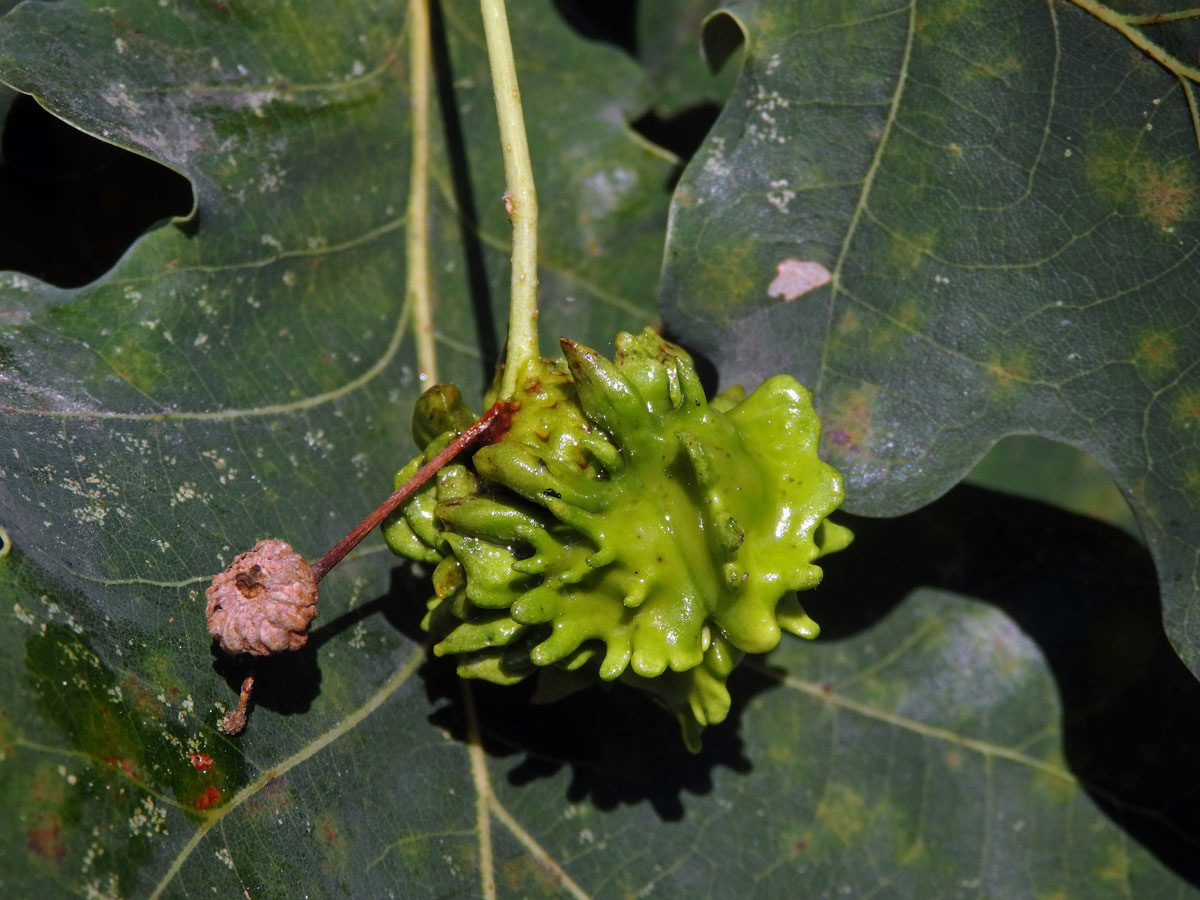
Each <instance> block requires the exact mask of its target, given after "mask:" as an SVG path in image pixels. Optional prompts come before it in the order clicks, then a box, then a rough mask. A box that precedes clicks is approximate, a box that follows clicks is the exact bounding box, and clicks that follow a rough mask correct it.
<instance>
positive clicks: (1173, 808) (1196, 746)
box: [805, 486, 1200, 884]
mask: <svg viewBox="0 0 1200 900" xmlns="http://www.w3.org/2000/svg"><path fill="white" fill-rule="evenodd" d="M839 521H842V522H844V523H845V524H847V525H849V526H850V527H851V528H852V529H853V530H854V532H855V534H856V535H857V538H856V541H855V545H854V547H853V548H852V549H851V550H850V551H848V552H846V553H844V554H838V555H836V556H833V557H830V558H829V560H827V561H825V562H824V563H823V565H824V566H825V586H824V587H823V588H822V590H821V591H819V592H818V593H817V594H815V595H813V597H812V598H811V599H807V600H806V602H805V607H806V609H807V610H808V611H809V612H810V613H811V614H812V616H813V618H815V619H816V620H817V621H818V622H820V623H821V626H822V639H824V640H831V639H832V640H839V639H845V638H849V637H851V636H853V635H855V634H857V633H859V632H861V631H863V630H865V629H867V628H869V627H870V626H871V625H873V624H874V623H876V622H878V621H879V620H880V619H882V618H883V617H884V616H885V615H887V613H888V612H889V611H891V610H892V609H893V608H894V607H895V606H896V605H897V604H898V603H900V602H901V601H902V600H903V599H904V597H905V596H907V595H908V594H909V593H910V592H911V591H913V590H914V589H915V588H917V587H923V586H928V587H936V588H941V589H945V590H949V591H954V592H956V593H959V594H963V595H966V596H971V597H976V598H979V599H981V600H984V601H986V602H988V603H991V604H992V605H994V606H995V607H996V608H998V609H999V610H1001V611H1002V612H1004V613H1005V614H1006V615H1008V616H1009V617H1010V618H1012V619H1013V621H1014V622H1016V623H1017V625H1018V626H1020V628H1021V629H1022V630H1023V631H1025V633H1026V634H1028V635H1029V636H1030V637H1031V638H1032V639H1033V640H1034V641H1035V642H1036V643H1037V645H1038V646H1039V648H1040V649H1041V651H1042V653H1043V654H1044V656H1045V658H1046V660H1047V662H1048V663H1049V666H1050V669H1051V671H1052V673H1053V675H1054V678H1055V681H1056V683H1057V686H1058V691H1059V695H1060V699H1061V705H1062V729H1063V738H1062V740H1063V748H1064V754H1065V756H1066V761H1067V764H1068V766H1069V768H1070V769H1071V771H1072V773H1073V774H1074V775H1075V776H1076V777H1077V778H1078V779H1079V781H1080V783H1081V785H1082V786H1083V787H1084V789H1085V790H1086V791H1087V792H1088V793H1089V794H1090V795H1091V796H1092V798H1093V799H1094V800H1095V802H1096V803H1097V804H1098V805H1099V806H1100V807H1101V808H1102V809H1103V810H1104V811H1105V813H1106V814H1107V815H1108V816H1110V817H1111V818H1112V819H1113V821H1114V822H1116V823H1117V824H1118V825H1120V826H1121V827H1122V828H1124V829H1125V830H1126V831H1127V832H1128V833H1129V834H1130V835H1131V836H1132V837H1134V838H1135V839H1136V840H1138V841H1139V842H1140V843H1141V844H1142V845H1143V846H1145V847H1146V848H1147V849H1148V850H1150V851H1151V852H1152V853H1153V854H1154V855H1155V856H1157V857H1158V858H1159V859H1160V860H1161V861H1162V862H1164V863H1165V864H1166V865H1168V866H1170V867H1171V868H1172V869H1173V870H1174V871H1175V872H1176V873H1177V874H1179V875H1180V876H1182V877H1184V878H1186V879H1187V880H1189V881H1190V882H1192V883H1193V884H1200V852H1198V849H1200V807H1197V805H1196V804H1195V802H1194V798H1195V794H1196V792H1197V787H1198V784H1197V779H1196V776H1195V774H1194V773H1195V760H1196V759H1197V758H1200V683H1198V682H1197V681H1196V679H1195V678H1194V677H1193V676H1192V674H1191V673H1190V672H1189V671H1188V670H1187V668H1186V667H1185V666H1184V665H1183V663H1182V662H1181V661H1180V660H1179V657H1178V656H1177V655H1176V653H1175V651H1174V650H1173V649H1172V647H1171V645H1170V643H1169V641H1168V640H1167V636H1166V633H1165V632H1164V630H1163V625H1162V609H1161V605H1160V603H1159V594H1158V583H1157V579H1156V575H1155V569H1154V563H1153V560H1152V559H1151V557H1150V554H1149V552H1148V551H1147V550H1146V548H1145V547H1143V546H1142V545H1141V544H1140V543H1138V542H1137V541H1136V540H1134V539H1133V538H1131V537H1130V536H1129V535H1127V534H1126V533H1124V532H1123V531H1121V530H1119V529H1117V528H1114V527H1112V526H1109V525H1106V524H1104V523H1102V522H1098V521H1096V520H1093V519H1089V518H1085V517H1081V516H1077V515H1073V514H1070V513H1066V512H1063V511H1061V510H1058V509H1056V508H1053V507H1049V506H1045V505H1042V504H1039V503H1035V502H1032V501H1029V500H1022V499H1017V498H1014V497H1010V496H1007V495H1003V494H998V493H994V492H991V491H987V490H984V489H981V488H973V487H968V486H960V487H958V488H956V489H955V490H953V491H952V492H950V493H949V494H947V495H946V496H945V497H943V498H942V499H941V500H938V501H937V502H935V503H933V504H932V505H930V506H928V507H926V508H925V509H923V510H920V511H919V512H916V513H914V514H912V515H909V516H905V517H903V518H900V519H891V520H882V519H862V518H855V517H852V516H840V517H839ZM864 562H865V563H866V564H864Z"/></svg>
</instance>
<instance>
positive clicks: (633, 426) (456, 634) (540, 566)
mask: <svg viewBox="0 0 1200 900" xmlns="http://www.w3.org/2000/svg"><path fill="white" fill-rule="evenodd" d="M561 345H562V350H563V355H564V359H561V360H554V361H552V360H546V359H542V360H537V361H535V362H533V363H531V364H530V365H529V366H528V367H527V368H526V370H525V371H524V372H523V373H522V375H521V378H519V379H518V389H517V391H516V393H515V394H514V396H513V398H512V399H513V401H515V402H514V404H513V405H514V406H515V411H514V412H513V414H512V421H511V426H510V427H509V429H508V431H507V432H506V433H505V434H504V436H503V437H502V438H501V439H500V440H498V441H496V442H494V443H491V444H488V445H487V446H484V447H482V448H480V449H478V450H476V451H475V453H474V455H473V457H472V459H471V461H470V464H469V465H461V464H459V465H451V466H447V467H446V468H444V469H442V470H441V471H440V472H439V473H438V475H437V478H436V480H434V481H431V482H429V483H428V484H427V485H425V487H423V488H422V489H420V490H419V491H417V493H416V494H415V495H414V496H413V497H412V498H411V499H410V500H408V502H407V503H406V504H405V505H404V506H402V507H400V508H399V509H398V510H397V511H396V512H395V513H393V514H392V515H391V516H390V517H389V518H388V519H387V520H386V521H385V522H384V525H383V534H384V538H385V540H386V541H387V543H388V546H389V547H391V549H392V550H393V551H394V552H396V553H398V554H400V555H402V556H405V557H408V558H409V559H414V560H417V561H420V562H424V563H428V564H430V565H432V566H434V572H433V588H434V597H433V598H432V599H431V600H430V601H429V604H428V613H427V614H426V616H425V618H424V620H423V622H422V626H423V627H424V628H425V629H426V630H427V631H428V632H429V633H430V634H431V635H432V636H433V637H434V638H435V639H436V640H437V643H436V644H435V645H434V648H433V649H434V653H436V654H437V655H439V656H445V655H451V654H452V655H454V656H455V657H456V658H457V660H458V672H459V674H460V675H462V676H464V677H468V678H483V679H487V680H488V681H493V682H496V683H498V684H512V683H515V682H518V681H521V680H522V679H524V678H526V677H528V676H530V675H532V674H535V673H540V676H539V684H538V695H539V697H542V698H544V699H557V698H558V697H560V696H564V695H565V694H568V693H570V692H571V691H573V690H576V689H578V688H580V687H583V686H586V685H587V684H589V683H591V682H592V681H593V680H594V679H595V678H600V679H602V680H604V681H613V680H618V679H619V680H621V681H623V682H625V683H627V684H632V685H634V686H635V687H638V688H641V689H642V690H645V691H647V692H649V693H650V694H652V695H653V696H654V697H655V698H656V699H657V700H659V701H660V702H661V703H662V704H663V705H665V706H666V707H667V708H668V709H669V710H671V711H672V712H674V713H675V715H676V716H677V717H678V719H679V721H680V724H681V726H682V729H683V736H684V740H685V742H686V743H687V745H688V747H689V748H690V749H692V750H696V749H698V747H699V735H700V730H701V729H702V728H703V726H705V725H708V724H715V723H717V722H720V721H722V720H723V719H724V718H725V716H726V715H727V714H728V712H729V703H730V700H729V692H728V690H727V689H726V686H725V682H726V679H727V678H728V676H729V673H730V672H731V671H732V670H733V668H734V666H735V665H737V663H738V661H739V660H740V659H741V657H742V655H743V654H744V653H764V652H766V651H768V650H770V649H772V648H773V647H774V646H775V645H776V644H777V643H778V642H779V639H780V632H781V629H782V630H785V631H789V632H791V633H793V634H796V635H799V636H801V637H808V638H811V637H815V636H816V634H817V632H818V627H817V625H816V623H815V622H813V621H812V619H810V618H809V617H808V616H807V615H806V614H805V612H804V610H803V608H802V607H801V605H800V603H799V601H798V599H797V598H796V593H795V592H796V591H799V590H805V589H808V588H812V587H814V586H816V584H817V583H818V582H820V580H821V574H822V573H821V569H820V568H819V567H817V566H816V565H813V562H814V561H815V560H816V559H818V558H819V557H821V556H823V555H825V554H827V553H831V552H833V551H835V550H840V549H842V548H843V547H845V546H846V545H847V544H849V543H850V540H851V537H852V536H851V534H850V532H849V530H848V529H846V528H843V527H842V526H840V525H837V524H835V523H833V522H830V521H829V520H828V519H827V518H826V517H827V516H828V515H829V514H830V513H831V512H832V511H833V510H834V509H836V508H837V507H838V505H839V504H840V503H841V501H842V495H843V487H842V478H841V475H840V474H839V473H838V472H837V470H836V469H834V468H833V467H832V466H829V465H828V464H826V463H825V462H823V461H821V460H820V459H819V458H818V457H817V442H818V439H819V437H820V431H821V425H820V421H819V419H818V418H817V415H816V413H815V412H814V411H813V408H812V395H811V394H810V393H809V391H808V389H807V388H805V387H804V386H803V385H801V384H800V383H799V382H797V381H796V380H795V379H793V378H791V377H789V376H786V375H778V376H775V377H773V378H771V379H768V380H767V381H766V382H764V383H763V384H762V385H760V386H759V387H758V389H757V390H755V391H754V392H753V393H752V394H750V395H749V396H748V397H747V396H746V395H745V392H744V391H743V390H742V389H741V388H733V389H730V390H728V391H725V392H723V393H722V394H719V395H717V396H716V397H714V398H713V399H712V400H711V401H709V400H706V399H705V396H704V391H703V388H702V387H701V385H700V381H699V378H698V377H697V375H696V370H695V367H694V365H693V363H692V360H691V358H690V357H689V356H688V354H687V353H686V351H684V350H683V349H682V348H680V347H678V346H676V345H674V344H672V343H670V342H668V341H666V340H664V339H663V338H662V337H660V336H659V335H658V334H656V333H655V332H653V331H651V330H650V329H647V330H645V331H643V332H642V333H641V334H638V335H632V334H621V335H619V336H618V337H617V340H616V356H615V360H614V361H612V362H610V361H609V360H607V359H605V358H604V357H603V356H602V355H601V354H599V353H597V352H596V351H594V350H591V349H589V348H587V347H584V346H582V345H580V344H577V343H575V342H573V341H569V340H566V339H563V340H562V341H561ZM491 399H494V398H490V397H489V398H485V403H490V402H491ZM473 420H474V417H473V416H472V414H471V413H470V411H469V410H468V409H467V408H466V407H465V405H464V404H463V402H462V398H461V396H460V394H459V392H458V390H457V389H456V388H455V387H453V386H452V385H435V386H434V387H432V388H430V389H429V390H428V391H426V392H425V394H423V395H422V397H421V398H420V400H419V401H418V402H417V407H416V410H415V412H414V416H413V434H414V437H415V438H416V440H417V442H418V444H419V445H423V446H424V447H425V451H424V452H423V453H422V455H421V456H419V457H417V458H416V459H414V460H412V461H411V462H410V463H409V464H408V465H407V466H405V467H404V468H403V469H401V470H400V472H398V473H397V475H396V484H397V486H399V485H400V484H402V483H404V482H405V481H407V480H408V478H409V477H411V476H412V475H413V474H414V473H415V472H416V470H417V469H418V468H419V467H420V466H421V465H423V464H424V463H425V462H426V461H427V460H429V459H431V458H432V457H433V456H434V455H435V454H436V453H437V452H438V451H440V450H441V449H443V448H444V447H446V446H447V445H448V444H449V442H450V441H451V440H452V439H453V437H454V435H455V433H456V432H459V431H461V430H463V429H464V428H466V427H467V426H468V425H470V423H471V422H472V421H473Z"/></svg>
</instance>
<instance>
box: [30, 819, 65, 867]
mask: <svg viewBox="0 0 1200 900" xmlns="http://www.w3.org/2000/svg"><path fill="white" fill-rule="evenodd" d="M25 846H27V847H28V848H29V849H30V850H31V851H32V852H33V853H34V854H35V855H37V856H39V857H41V858H42V859H45V860H49V861H50V862H52V863H54V864H56V865H59V864H61V863H62V861H63V860H64V859H66V857H67V845H66V843H65V842H64V841H63V834H62V822H60V821H59V818H58V816H56V815H54V814H53V813H42V815H41V816H39V817H38V820H37V822H36V823H35V824H34V825H33V826H32V827H30V828H27V829H25Z"/></svg>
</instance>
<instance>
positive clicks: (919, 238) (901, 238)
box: [888, 230, 938, 276]
mask: <svg viewBox="0 0 1200 900" xmlns="http://www.w3.org/2000/svg"><path fill="white" fill-rule="evenodd" d="M937 239H938V232H937V231H936V230H933V231H921V232H906V233H905V234H903V235H892V236H891V241H890V243H889V247H888V261H889V262H891V263H892V265H893V266H894V267H895V268H896V269H897V270H899V271H900V272H901V273H902V274H904V275H906V276H907V275H909V274H911V273H912V271H913V270H914V269H916V267H917V266H919V265H920V264H921V260H923V259H925V258H926V257H927V256H930V255H931V254H932V253H933V250H934V248H935V247H936V246H937Z"/></svg>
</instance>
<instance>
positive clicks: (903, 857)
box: [896, 837, 925, 866]
mask: <svg viewBox="0 0 1200 900" xmlns="http://www.w3.org/2000/svg"><path fill="white" fill-rule="evenodd" d="M924 855H925V841H924V839H923V838H919V837H918V838H917V839H916V840H915V841H913V842H912V843H911V844H909V845H908V847H907V849H905V851H904V852H903V853H901V854H900V856H899V858H897V860H896V862H898V863H899V864H900V865H902V866H907V865H911V864H912V863H914V862H916V861H917V860H918V859H920V858H921V857H922V856H924Z"/></svg>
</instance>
